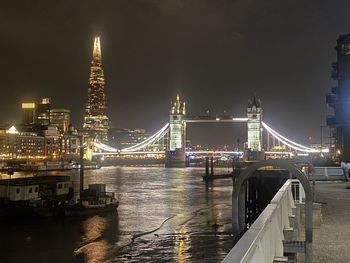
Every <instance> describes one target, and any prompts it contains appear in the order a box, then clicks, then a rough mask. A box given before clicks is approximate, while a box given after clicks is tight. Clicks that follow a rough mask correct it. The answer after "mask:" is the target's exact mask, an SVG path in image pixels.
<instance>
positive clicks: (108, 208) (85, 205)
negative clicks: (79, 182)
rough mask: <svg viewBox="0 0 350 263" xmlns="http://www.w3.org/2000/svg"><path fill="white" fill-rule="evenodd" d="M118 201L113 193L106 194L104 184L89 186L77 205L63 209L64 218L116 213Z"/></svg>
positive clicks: (70, 205)
mask: <svg viewBox="0 0 350 263" xmlns="http://www.w3.org/2000/svg"><path fill="white" fill-rule="evenodd" d="M118 206H119V201H118V200H117V199H116V198H115V196H114V193H112V192H106V186H105V184H90V185H89V188H88V189H85V190H84V191H83V193H82V196H81V197H80V200H79V202H78V203H75V204H68V205H66V207H65V215H66V216H83V215H91V214H98V213H103V212H116V211H117V208H118Z"/></svg>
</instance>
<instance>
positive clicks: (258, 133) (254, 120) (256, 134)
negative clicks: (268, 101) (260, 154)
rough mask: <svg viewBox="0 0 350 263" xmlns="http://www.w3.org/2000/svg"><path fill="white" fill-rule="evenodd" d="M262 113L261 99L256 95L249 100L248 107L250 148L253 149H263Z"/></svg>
mask: <svg viewBox="0 0 350 263" xmlns="http://www.w3.org/2000/svg"><path fill="white" fill-rule="evenodd" d="M262 114H263V110H262V108H261V101H260V100H258V99H257V98H256V96H255V95H254V97H253V100H249V101H248V108H247V117H248V120H247V127H248V149H250V150H251V151H261V145H262V126H261V121H262Z"/></svg>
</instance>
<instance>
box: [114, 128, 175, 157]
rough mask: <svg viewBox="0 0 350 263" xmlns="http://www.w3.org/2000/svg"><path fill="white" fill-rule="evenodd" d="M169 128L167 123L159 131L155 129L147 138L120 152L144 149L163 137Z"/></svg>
mask: <svg viewBox="0 0 350 263" xmlns="http://www.w3.org/2000/svg"><path fill="white" fill-rule="evenodd" d="M168 130H169V123H167V124H166V125H164V126H163V128H161V129H160V130H159V131H157V132H156V133H155V134H153V135H152V136H151V137H149V138H147V139H146V140H144V141H143V142H140V143H138V144H136V145H133V146H130V147H128V148H124V149H122V150H121V151H122V152H136V151H139V150H141V149H144V148H146V147H148V146H150V145H152V144H153V143H154V142H155V141H157V140H158V139H160V138H161V137H163V136H164V135H165V134H166V133H167V132H168Z"/></svg>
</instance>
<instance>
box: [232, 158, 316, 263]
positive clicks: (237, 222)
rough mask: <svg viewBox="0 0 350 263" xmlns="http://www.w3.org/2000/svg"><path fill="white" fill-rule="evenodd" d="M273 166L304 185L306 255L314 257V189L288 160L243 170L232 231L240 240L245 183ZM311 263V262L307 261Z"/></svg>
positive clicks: (234, 200)
mask: <svg viewBox="0 0 350 263" xmlns="http://www.w3.org/2000/svg"><path fill="white" fill-rule="evenodd" d="M267 166H273V167H279V168H282V169H286V170H288V171H289V172H291V173H292V174H293V175H294V176H295V177H296V178H297V179H298V180H299V181H300V183H301V184H302V186H303V188H304V191H305V254H306V257H307V258H308V257H309V259H311V257H312V201H313V200H312V198H313V195H312V189H311V187H310V184H309V180H308V178H307V177H306V176H305V175H304V173H303V172H302V171H301V170H300V169H299V168H298V167H297V166H296V165H295V164H293V163H291V162H289V161H286V160H266V161H262V162H258V163H254V164H252V165H250V166H248V167H247V168H246V169H245V170H243V171H242V172H241V173H240V174H239V176H238V177H237V179H236V181H235V183H234V187H233V191H232V231H233V236H234V237H235V238H238V237H240V236H241V234H242V232H243V231H244V220H245V209H244V208H245V203H244V201H245V187H243V186H244V185H245V183H246V182H247V180H248V179H249V178H251V177H253V176H254V172H255V171H257V170H258V169H259V168H262V167H267ZM306 262H311V261H306Z"/></svg>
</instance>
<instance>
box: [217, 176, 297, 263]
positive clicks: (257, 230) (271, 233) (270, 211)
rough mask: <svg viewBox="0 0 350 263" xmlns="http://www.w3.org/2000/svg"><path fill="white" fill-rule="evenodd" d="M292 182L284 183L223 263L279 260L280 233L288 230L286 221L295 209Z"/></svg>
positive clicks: (282, 235)
mask: <svg viewBox="0 0 350 263" xmlns="http://www.w3.org/2000/svg"><path fill="white" fill-rule="evenodd" d="M293 181H295V180H287V181H286V183H285V184H284V185H283V186H282V187H281V189H280V190H279V191H278V192H277V193H276V195H275V196H274V198H273V199H272V200H271V203H270V204H269V205H268V206H267V207H266V208H265V209H264V211H263V212H262V213H261V214H260V216H259V217H258V218H257V219H256V220H255V222H254V223H253V225H252V226H251V227H250V228H249V229H248V230H247V232H245V234H244V235H243V236H242V237H241V238H240V240H239V241H238V242H237V244H236V245H235V246H234V247H233V248H232V250H231V251H230V252H229V254H228V255H227V256H226V257H225V258H224V260H223V261H222V262H223V263H229V262H230V263H232V262H242V263H243V262H273V260H274V259H276V258H283V240H284V234H283V230H284V229H288V228H290V222H289V217H290V216H292V211H293V210H292V209H293V208H294V207H295V205H294V200H293V194H292V184H293Z"/></svg>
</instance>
